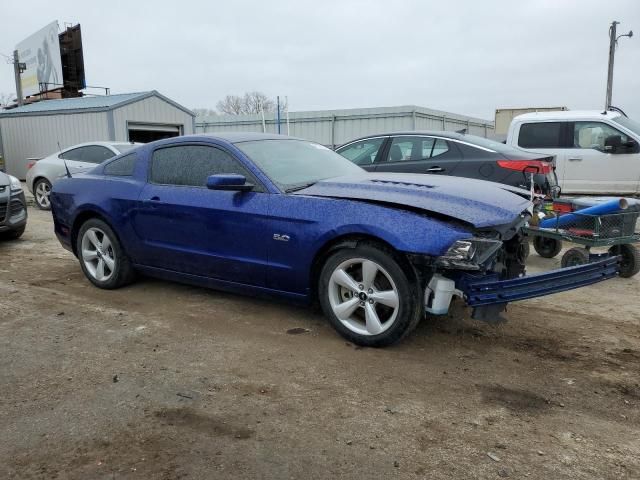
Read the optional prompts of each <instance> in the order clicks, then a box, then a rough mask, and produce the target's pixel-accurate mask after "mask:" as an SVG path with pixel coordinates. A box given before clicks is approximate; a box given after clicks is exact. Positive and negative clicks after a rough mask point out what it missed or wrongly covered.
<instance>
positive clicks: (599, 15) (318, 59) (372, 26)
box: [0, 0, 640, 119]
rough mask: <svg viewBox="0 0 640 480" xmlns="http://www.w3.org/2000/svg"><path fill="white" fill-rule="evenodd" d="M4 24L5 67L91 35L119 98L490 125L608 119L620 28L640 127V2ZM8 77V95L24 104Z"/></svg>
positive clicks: (172, 14)
mask: <svg viewBox="0 0 640 480" xmlns="http://www.w3.org/2000/svg"><path fill="white" fill-rule="evenodd" d="M93 5H96V6H97V5H100V6H101V8H97V7H93ZM0 16H1V18H2V24H1V26H0V53H2V54H5V55H10V54H11V52H12V50H13V49H14V47H15V45H16V44H17V43H18V42H20V41H21V40H23V39H24V38H25V37H27V36H29V35H30V34H32V33H34V32H35V31H37V30H39V29H40V28H42V27H43V26H45V25H46V24H47V23H49V22H51V21H53V20H58V21H59V23H60V26H61V28H62V27H64V23H65V22H69V23H78V22H79V23H80V24H81V25H82V35H83V43H84V59H85V68H86V75H87V83H88V84H89V85H100V86H107V87H110V88H111V91H112V93H120V92H132V91H143V90H158V91H159V92H161V93H163V94H164V95H167V96H168V97H170V98H172V99H174V100H176V101H177V102H179V103H181V104H183V105H185V106H187V107H190V108H193V107H210V108H213V107H215V105H216V102H217V101H218V100H219V99H221V98H222V97H224V96H225V95H227V94H242V93H243V92H245V91H248V90H260V91H263V92H265V93H266V94H267V95H269V96H273V97H275V96H276V95H281V96H285V95H287V96H288V97H289V103H290V110H291V111H296V110H311V109H318V110H321V109H332V108H356V107H378V106H394V105H407V104H415V105H419V106H424V107H429V108H435V109H440V110H446V111H450V112H455V113H460V114H467V115H473V116H477V117H481V118H487V119H493V115H494V110H495V109H496V108H500V107H530V106H567V107H569V108H571V109H583V108H602V107H603V103H604V97H605V87H606V71H607V55H608V26H609V23H610V22H611V21H612V20H618V21H620V22H622V25H620V26H619V33H626V32H628V31H629V30H630V29H632V30H635V31H636V33H637V37H633V38H631V39H628V38H623V39H621V40H620V42H619V48H618V51H617V54H616V68H615V77H614V78H615V82H614V90H613V103H614V104H615V105H618V106H620V107H622V108H623V109H625V110H626V111H627V113H628V114H629V115H630V116H634V117H636V118H640V0H609V1H603V0H527V1H524V0H523V1H514V0H495V1H494V0H486V1H481V0H448V1H445V2H443V1H426V0H423V1H403V0H394V1H390V0H387V1H373V0H372V1H348V0H337V1H334V0H321V1H320V0H315V1H307V0H293V1H269V2H267V1H263V0H256V1H249V0H246V1H245V0H234V1H225V2H217V1H208V2H204V1H203V2H191V1H188V0H181V1H175V0H173V1H171V2H165V1H162V0H156V1H153V2H151V1H149V2H143V1H132V0H129V1H104V2H87V1H83V2H80V1H65V0H56V1H55V2H53V3H52V2H51V1H47V2H44V1H42V2H40V1H36V0H29V1H27V2H3V5H2V7H1V11H0ZM0 67H1V68H0V93H10V92H14V91H15V86H14V82H13V69H12V67H11V65H5V66H2V64H0Z"/></svg>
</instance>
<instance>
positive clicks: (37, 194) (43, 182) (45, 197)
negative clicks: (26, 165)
mask: <svg viewBox="0 0 640 480" xmlns="http://www.w3.org/2000/svg"><path fill="white" fill-rule="evenodd" d="M33 197H34V199H35V201H36V206H37V207H38V208H39V209H40V210H51V199H50V197H51V183H49V180H47V179H46V178H41V179H40V180H38V181H37V182H36V183H35V185H34V186H33Z"/></svg>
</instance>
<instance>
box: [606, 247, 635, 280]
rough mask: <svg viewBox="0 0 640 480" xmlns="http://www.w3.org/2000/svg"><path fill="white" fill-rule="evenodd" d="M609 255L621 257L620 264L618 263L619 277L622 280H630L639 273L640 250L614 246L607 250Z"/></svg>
mask: <svg viewBox="0 0 640 480" xmlns="http://www.w3.org/2000/svg"><path fill="white" fill-rule="evenodd" d="M609 254H611V255H620V256H622V262H621V263H620V276H621V277H622V278H630V277H633V276H634V275H635V274H636V273H638V272H640V250H638V249H637V248H636V247H635V246H634V245H629V244H624V245H616V246H614V247H611V248H610V249H609Z"/></svg>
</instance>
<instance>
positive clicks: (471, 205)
mask: <svg viewBox="0 0 640 480" xmlns="http://www.w3.org/2000/svg"><path fill="white" fill-rule="evenodd" d="M295 195H310V196H317V197H332V198H347V199H352V200H362V201H369V202H379V203H384V204H390V205H393V206H395V207H398V208H402V207H404V208H407V209H412V210H415V209H418V210H424V211H426V212H433V213H436V214H439V215H444V216H446V217H450V218H454V219H457V220H461V221H463V222H467V223H469V224H471V225H473V226H474V227H476V228H485V227H491V226H497V225H505V224H511V223H513V222H514V221H515V220H516V219H517V218H518V217H519V216H520V214H522V213H523V212H524V211H525V210H526V209H527V208H529V207H530V206H531V202H530V201H529V200H528V198H525V197H527V196H528V195H529V192H528V191H526V190H522V189H519V188H514V187H510V186H508V185H503V184H500V183H493V182H486V181H483V180H474V179H469V178H460V177H450V176H440V175H420V174H403V173H369V174H359V175H350V176H344V177H336V178H330V179H327V180H322V181H320V182H317V183H315V184H314V185H312V186H310V187H307V188H305V189H302V190H298V191H297V192H295Z"/></svg>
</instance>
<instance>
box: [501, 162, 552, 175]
mask: <svg viewBox="0 0 640 480" xmlns="http://www.w3.org/2000/svg"><path fill="white" fill-rule="evenodd" d="M498 165H499V166H501V167H502V168H508V169H509V170H518V171H519V172H525V173H541V174H543V175H547V174H549V173H551V172H552V171H553V165H552V164H550V163H549V162H543V161H542V160H498Z"/></svg>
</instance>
